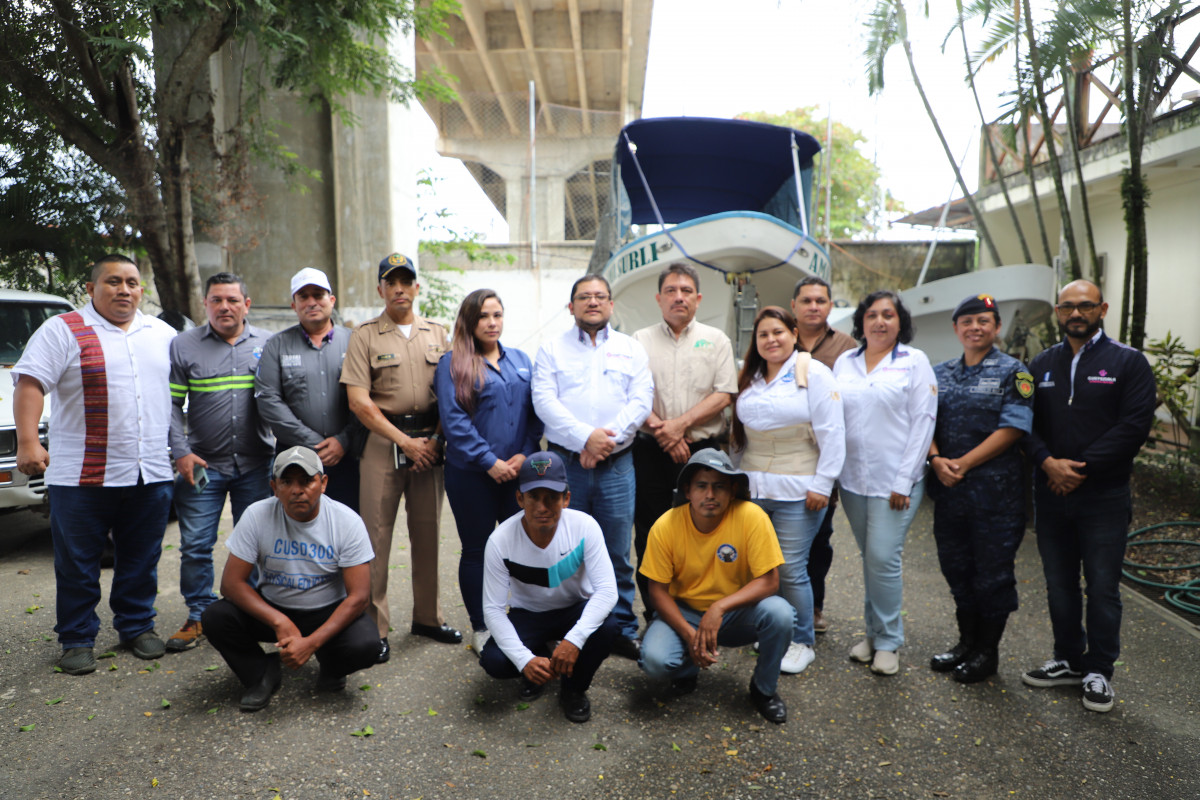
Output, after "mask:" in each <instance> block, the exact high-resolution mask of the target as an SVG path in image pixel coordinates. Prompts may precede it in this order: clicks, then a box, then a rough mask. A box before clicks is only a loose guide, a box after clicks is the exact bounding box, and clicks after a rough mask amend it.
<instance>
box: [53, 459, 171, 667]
mask: <svg viewBox="0 0 1200 800" xmlns="http://www.w3.org/2000/svg"><path fill="white" fill-rule="evenodd" d="M171 489H172V485H171V482H170V481H161V482H158V483H151V484H143V483H139V484H138V485H137V486H49V487H47V489H46V491H47V492H48V493H49V495H50V535H51V537H52V538H53V541H54V578H55V584H56V586H57V596H56V598H55V607H56V610H57V616H58V624H57V625H55V626H54V630H55V632H56V633H57V634H58V641H59V644H61V645H62V648H63V649H64V650H67V649H70V648H72V647H92V646H93V645H95V643H96V634H97V632H99V630H100V618H99V617H98V616H96V606H97V604H99V602H100V556H101V555H102V554H103V553H104V546H105V544H106V543H107V541H108V532H109V530H110V529H111V530H112V538H113V549H114V556H113V578H112V590H111V591H110V593H109V598H108V605H109V607H110V608H111V609H112V611H113V627H114V628H116V629H117V634H118V635H119V636H120V638H121V641H123V642H128V641H130V640H131V639H134V638H136V637H137V636H139V635H141V634H143V633H145V632H146V631H150V630H154V616H155V611H154V600H155V596H156V595H157V594H158V558H159V556H160V555H162V539H163V531H165V530H166V527H167V514H168V513H169V512H170V510H171Z"/></svg>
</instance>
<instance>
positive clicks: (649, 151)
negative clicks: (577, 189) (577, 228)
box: [592, 117, 829, 353]
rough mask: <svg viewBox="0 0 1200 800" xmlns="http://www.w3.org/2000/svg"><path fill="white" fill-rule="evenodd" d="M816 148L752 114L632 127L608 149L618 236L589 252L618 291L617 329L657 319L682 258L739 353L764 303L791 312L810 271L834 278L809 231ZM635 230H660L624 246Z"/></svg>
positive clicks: (707, 314) (705, 317)
mask: <svg viewBox="0 0 1200 800" xmlns="http://www.w3.org/2000/svg"><path fill="white" fill-rule="evenodd" d="M820 149H821V147H820V144H818V143H817V141H816V139H814V138H813V137H812V136H809V135H808V134H806V133H802V132H800V131H796V130H792V129H790V128H783V127H779V126H776V125H767V124H765V123H760V122H748V121H745V120H725V119H706V118H696V117H681V118H680V117H672V118H663V119H643V120H638V121H637V122H633V123H630V124H629V125H627V126H625V128H624V129H623V130H622V131H621V134H620V136H619V137H618V140H617V148H616V152H615V154H614V156H613V181H612V186H613V198H612V203H611V205H610V208H612V209H613V212H612V213H611V214H610V217H609V219H608V220H606V223H607V224H606V229H607V230H608V231H609V232H610V233H611V235H610V236H608V237H605V236H603V235H602V236H601V237H598V238H597V241H596V249H595V251H594V252H593V255H592V265H593V271H594V272H599V273H600V274H601V275H603V276H604V277H605V278H606V279H607V280H608V282H609V284H610V285H611V286H612V292H613V299H614V301H615V307H614V310H613V324H614V325H615V326H616V327H617V328H619V329H620V330H624V331H626V332H631V331H634V330H637V329H638V328H642V327H646V326H648V325H653V324H655V323H656V322H659V321H660V320H661V319H662V311H661V310H660V309H659V307H658V304H657V303H656V302H655V299H654V295H655V293H656V292H657V289H658V276H659V274H660V273H661V272H662V268H663V267H665V266H666V265H667V264H669V263H671V262H673V261H687V262H688V263H691V264H692V265H693V266H695V267H696V269H697V270H698V271H699V273H700V291H701V293H702V294H703V295H704V302H703V303H701V305H700V312H699V315H698V318H699V319H700V321H701V322H705V323H707V324H709V325H713V326H715V327H718V328H720V329H722V330H724V331H726V332H727V333H728V334H729V336H730V338H731V339H733V340H734V346H735V348H736V350H737V352H738V353H742V352H744V351H745V348H746V346H747V344H748V343H749V339H748V338H747V337H748V336H749V332H750V328H751V326H752V324H753V320H754V315H755V313H757V310H758V309H759V308H760V307H762V306H764V305H780V306H784V307H786V306H787V305H788V303H789V302H790V301H791V298H792V290H793V288H794V287H795V285H796V282H797V281H798V280H800V279H801V278H803V277H805V276H807V275H819V276H821V277H822V278H825V279H826V280H828V279H829V255H828V253H826V251H825V249H824V248H823V247H822V246H821V245H820V244H818V243H817V242H816V241H815V240H814V239H813V238H812V237H811V236H809V234H808V233H807V230H808V226H809V222H808V221H809V219H810V218H811V217H810V214H809V207H808V203H807V198H808V197H809V196H810V194H811V187H812V160H813V156H814V155H816V154H817V153H818V152H820ZM632 225H654V226H657V228H658V229H657V230H654V231H652V232H650V233H646V234H645V235H643V236H640V237H638V238H634V239H633V240H632V241H628V242H627V243H625V244H619V242H621V241H623V240H626V239H629V238H630V237H631V236H632V230H631V228H632Z"/></svg>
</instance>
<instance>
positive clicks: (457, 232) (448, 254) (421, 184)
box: [417, 169, 516, 323]
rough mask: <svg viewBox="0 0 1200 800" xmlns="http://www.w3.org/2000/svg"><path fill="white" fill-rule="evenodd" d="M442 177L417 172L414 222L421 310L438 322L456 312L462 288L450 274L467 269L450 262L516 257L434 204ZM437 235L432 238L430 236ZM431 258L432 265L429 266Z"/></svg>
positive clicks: (476, 262) (482, 264)
mask: <svg viewBox="0 0 1200 800" xmlns="http://www.w3.org/2000/svg"><path fill="white" fill-rule="evenodd" d="M441 181H442V179H441V178H438V177H436V176H434V175H433V174H432V173H430V172H429V171H428V170H424V169H423V170H421V171H420V172H419V173H418V174H417V215H418V216H417V226H418V227H419V228H420V233H421V242H420V251H421V313H422V314H423V315H424V316H427V317H430V318H432V319H436V320H438V321H441V322H446V323H449V322H453V320H454V318H455V317H456V316H458V306H459V303H461V302H462V298H463V294H462V291H461V290H460V289H459V288H458V287H457V286H456V285H455V284H454V281H453V280H452V279H451V277H450V275H454V274H457V275H463V274H465V273H466V271H467V270H466V269H463V268H462V267H459V266H455V265H454V264H452V263H451V260H453V261H454V262H456V263H463V262H464V261H465V262H466V263H467V265H468V267H474V266H478V267H487V266H491V265H499V264H501V263H504V264H512V263H513V262H514V261H515V260H516V257H515V256H513V255H511V254H504V255H501V254H500V253H496V252H495V251H493V250H491V249H489V248H488V247H487V245H485V244H484V243H483V234H482V233H481V232H479V231H472V230H467V229H460V228H459V227H458V224H457V223H456V222H455V219H454V218H455V213H454V212H453V211H451V210H450V209H448V208H445V207H444V206H443V207H438V205H437V202H438V201H437V185H438V184H439V183H441ZM434 236H436V237H439V238H436V239H435V238H431V237H434ZM431 262H432V266H433V268H432V269H430V264H431Z"/></svg>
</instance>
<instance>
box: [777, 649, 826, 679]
mask: <svg viewBox="0 0 1200 800" xmlns="http://www.w3.org/2000/svg"><path fill="white" fill-rule="evenodd" d="M816 657H817V654H816V653H814V652H813V649H812V645H808V644H799V643H797V642H792V643H791V644H790V645H788V649H787V652H786V653H784V654H783V661H782V662H780V664H779V671H780V672H786V673H788V674H790V675H797V674H799V673H801V672H804V670H805V668H807V667H808V665H809V664H811V663H812V662H813V659H814V658H816Z"/></svg>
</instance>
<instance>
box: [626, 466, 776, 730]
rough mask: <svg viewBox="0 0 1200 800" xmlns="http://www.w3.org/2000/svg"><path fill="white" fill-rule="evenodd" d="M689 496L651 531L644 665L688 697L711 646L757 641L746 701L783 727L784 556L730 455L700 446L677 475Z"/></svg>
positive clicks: (645, 570) (711, 655)
mask: <svg viewBox="0 0 1200 800" xmlns="http://www.w3.org/2000/svg"><path fill="white" fill-rule="evenodd" d="M678 488H679V491H680V493H681V494H683V495H684V496H685V497H686V498H687V504H686V505H679V506H677V507H675V508H673V509H671V510H670V511H668V512H667V513H665V514H663V515H662V516H661V517H659V519H658V522H656V523H654V527H653V528H651V529H650V537H649V541H648V543H647V545H646V557H645V559H643V561H642V563H641V568H640V571H641V573H642V574H643V575H645V576H646V577H647V578H648V579H649V580H650V601H651V603H652V604H653V606H654V611H655V614H654V621H653V622H651V623H650V628H649V629H648V630H647V631H646V635H645V637H644V638H643V640H642V658H641V665H642V669H644V670H645V671H646V673H647V674H649V675H650V676H651V677H655V678H670V679H671V689H672V691H673V692H674V694H675V695H677V696H678V695H683V694H688V693H689V692H692V691H694V690H695V688H696V676H697V675H698V674H699V672H700V670H701V669H702V668H708V667H710V666H712V665H713V664H715V663H717V661H718V660H719V658H720V654H719V651H718V649H717V648H718V645H724V646H729V647H741V646H744V645H748V644H750V643H751V642H754V641H757V642H758V664H757V666H755V668H754V675H753V676H752V677H751V679H750V699H751V701H753V703H754V707H755V708H756V709H758V713H759V714H761V715H762V716H763V718H764V719H766V720H768V721H769V722H774V723H782V722H786V721H787V705H786V704H785V703H784V702H783V698H781V697H780V696H779V695H778V694H777V693H776V691H775V686H776V684H777V683H778V681H779V664H780V662H781V661H782V660H783V655H784V653H785V652H787V648H788V643H789V642H790V641H791V635H792V624H793V618H794V615H795V612H794V611H793V610H792V606H791V605H790V604H789V603H788V602H787V601H786V600H784V599H783V598H782V597H779V596H777V595H776V591H778V589H779V570H778V567H779V565H780V564H782V563H783V553H782V552H781V551H780V549H779V542H778V540H777V539H776V538H775V529H774V528H772V527H771V520H770V519H768V518H767V515H766V512H764V511H763V510H762V509H761V508H759V507H758V506H757V505H755V504H754V503H752V502H750V488H749V480H748V479H747V478H746V475H745V474H744V473H741V472H738V471H737V470H736V469H734V467H733V464H732V462H730V460H729V456H727V455H725V454H724V453H722V452H721V451H719V450H713V449H711V448H706V449H704V450H700V451H698V452H697V453H696V454H695V455H693V456H692V457H691V458H690V459H689V460H688V463H687V466H685V467H684V468H683V472H681V473H680V475H679V485H678Z"/></svg>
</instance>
